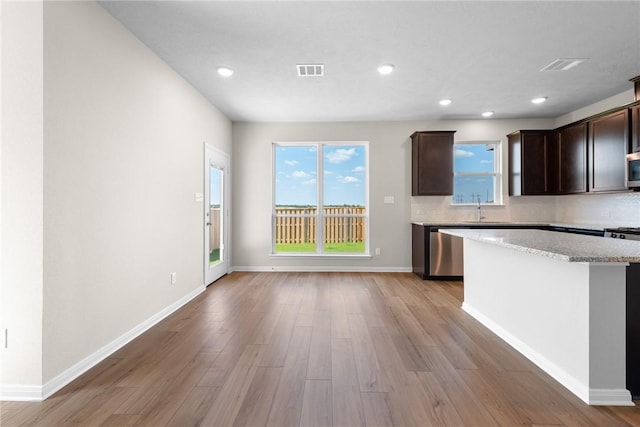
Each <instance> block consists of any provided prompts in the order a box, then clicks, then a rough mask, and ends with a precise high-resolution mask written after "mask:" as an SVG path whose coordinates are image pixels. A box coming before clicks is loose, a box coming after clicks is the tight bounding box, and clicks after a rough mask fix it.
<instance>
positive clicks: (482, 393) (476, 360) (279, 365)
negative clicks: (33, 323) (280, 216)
mask: <svg viewBox="0 0 640 427" xmlns="http://www.w3.org/2000/svg"><path fill="white" fill-rule="evenodd" d="M461 301H462V283H461V282H431V281H422V280H419V279H418V278H417V277H416V276H414V275H412V274H391V273H388V274H387V273H238V272H236V273H232V274H230V275H228V276H226V277H224V278H223V279H221V280H219V281H218V282H216V283H215V284H213V285H212V286H210V287H209V288H208V289H207V291H206V292H204V293H203V294H202V295H200V296H199V297H198V298H196V299H195V300H194V301H192V302H191V303H189V304H188V305H186V306H185V307H183V308H182V309H180V310H179V311H177V312H176V313H174V314H173V315H172V316H170V317H169V318H167V319H165V320H164V321H163V322H161V323H160V324H158V325H157V326H155V327H154V328H152V329H151V330H149V331H148V332H147V333H145V334H143V335H142V336H140V337H139V338H138V339H136V340H135V341H133V342H132V343H130V344H129V345H127V346H126V347H124V348H122V349H121V350H119V351H118V352H116V353H114V354H113V355H112V356H111V357H109V358H108V359H106V360H105V361H103V362H102V363H100V364H99V365H98V366H96V367H95V368H93V369H91V370H90V371H89V372H87V373H86V374H85V375H83V376H81V377H80V378H78V379H77V380H76V381H74V382H73V383H72V384H70V385H68V386H67V387H65V388H64V389H63V390H61V391H60V392H58V393H56V394H55V395H54V396H52V397H50V398H49V399H47V400H46V401H44V402H42V403H20V402H4V403H2V404H1V408H0V409H1V415H0V417H1V418H0V424H1V425H2V426H3V427H4V426H18V425H28V426H67V425H80V426H129V425H148V426H154V427H157V426H165V425H168V426H195V425H202V426H278V427H281V426H298V425H300V426H345V427H346V426H447V427H449V426H480V427H487V426H551V425H553V426H581V427H582V426H598V427H601V426H629V425H640V410H639V409H636V408H629V407H622V408H614V407H590V406H588V405H586V404H584V403H583V402H582V401H580V400H579V399H578V398H577V397H575V396H574V395H573V394H571V393H570V392H568V391H567V390H566V389H564V388H563V387H562V386H560V385H559V384H558V383H556V382H555V381H554V380H553V379H551V378H550V377H549V376H548V375H546V374H545V373H544V372H542V371H541V370H540V369H538V368H537V367H536V366H534V365H533V364H532V363H531V362H529V361H528V360H527V359H525V358H524V357H523V356H521V355H520V354H519V353H518V352H516V351H515V350H513V349H512V348H511V347H509V346H508V345H506V344H505V343H504V342H502V341H501V340H500V339H499V338H497V337H496V336H495V335H494V334H492V333H491V332H489V331H488V330H487V329H486V328H484V327H483V326H482V325H480V324H479V323H478V322H476V321H475V320H474V319H472V318H471V317H470V316H468V315H467V314H466V313H464V312H463V311H462V310H461V309H460V304H461Z"/></svg>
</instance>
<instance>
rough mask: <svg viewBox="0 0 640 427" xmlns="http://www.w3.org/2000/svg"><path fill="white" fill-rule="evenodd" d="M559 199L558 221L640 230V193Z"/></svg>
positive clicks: (586, 195)
mask: <svg viewBox="0 0 640 427" xmlns="http://www.w3.org/2000/svg"><path fill="white" fill-rule="evenodd" d="M556 199H557V200H556V220H557V221H558V222H567V223H577V224H602V225H611V226H615V227H620V226H626V227H640V193H617V194H616V193H610V194H584V195H568V196H557V197H556Z"/></svg>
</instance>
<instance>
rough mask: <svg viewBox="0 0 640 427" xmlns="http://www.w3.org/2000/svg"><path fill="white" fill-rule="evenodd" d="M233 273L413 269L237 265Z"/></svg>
mask: <svg viewBox="0 0 640 427" xmlns="http://www.w3.org/2000/svg"><path fill="white" fill-rule="evenodd" d="M231 271H249V272H252V271H253V272H266V271H281V272H296V271H298V272H335V273H411V272H412V271H413V269H412V268H411V267H316V266H313V267H311V266H300V267H298V266H296V267H290V266H278V267H268V266H262V267H260V266H258V267H256V266H244V265H236V266H233V267H231Z"/></svg>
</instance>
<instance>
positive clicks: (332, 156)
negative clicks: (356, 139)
mask: <svg viewBox="0 0 640 427" xmlns="http://www.w3.org/2000/svg"><path fill="white" fill-rule="evenodd" d="M355 155H356V149H355V147H353V148H349V149H348V150H347V149H345V148H338V149H337V150H336V151H332V152H331V153H328V154H327V159H328V160H329V162H330V163H342V162H346V161H347V160H351V158H352V157H353V156H355Z"/></svg>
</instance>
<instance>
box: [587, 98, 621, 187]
mask: <svg viewBox="0 0 640 427" xmlns="http://www.w3.org/2000/svg"><path fill="white" fill-rule="evenodd" d="M628 144H629V110H628V109H625V110H621V111H617V112H615V113H612V114H608V115H606V116H603V117H599V118H597V119H594V120H592V121H590V122H589V158H590V159H589V178H590V179H589V181H590V182H589V191H595V192H597V191H615V190H626V189H627V187H626V182H625V177H624V169H625V161H626V159H625V156H626V155H627V149H628Z"/></svg>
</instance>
